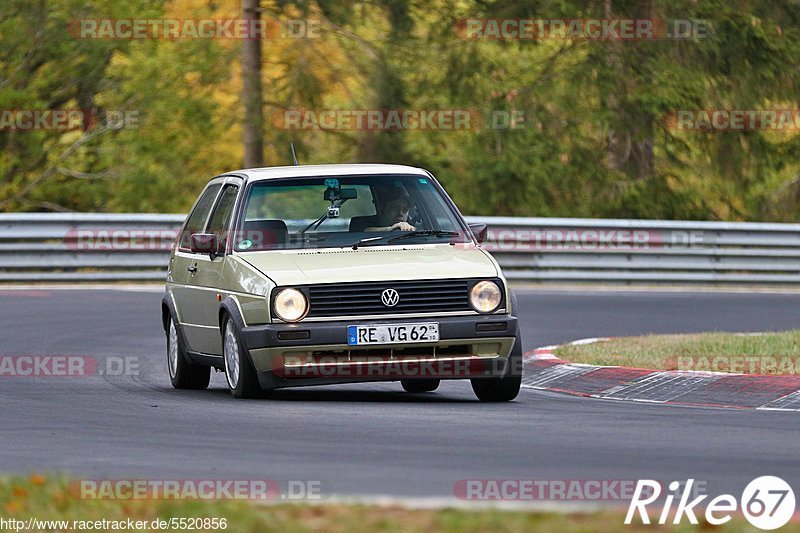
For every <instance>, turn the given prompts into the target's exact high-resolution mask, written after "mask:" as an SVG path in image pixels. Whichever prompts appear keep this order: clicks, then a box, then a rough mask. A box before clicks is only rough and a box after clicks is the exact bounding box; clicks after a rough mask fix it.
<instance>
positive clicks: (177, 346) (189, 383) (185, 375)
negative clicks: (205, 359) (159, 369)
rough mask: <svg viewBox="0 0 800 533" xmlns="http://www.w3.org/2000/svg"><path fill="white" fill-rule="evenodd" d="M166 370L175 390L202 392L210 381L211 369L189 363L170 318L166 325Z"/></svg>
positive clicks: (181, 338) (173, 321)
mask: <svg viewBox="0 0 800 533" xmlns="http://www.w3.org/2000/svg"><path fill="white" fill-rule="evenodd" d="M173 349H174V350H175V351H174V352H172V350H173ZM173 357H174V359H173ZM167 370H168V372H169V380H170V381H171V382H172V386H173V387H174V388H176V389H188V390H204V389H207V388H208V382H209V381H210V380H211V367H208V366H202V365H195V364H192V363H190V362H189V356H188V355H187V354H186V347H185V346H184V345H183V337H182V336H181V332H180V329H179V328H178V325H177V323H176V322H175V319H174V318H173V317H172V316H170V317H169V324H168V325H167Z"/></svg>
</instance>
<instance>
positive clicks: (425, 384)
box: [400, 379, 441, 392]
mask: <svg viewBox="0 0 800 533" xmlns="http://www.w3.org/2000/svg"><path fill="white" fill-rule="evenodd" d="M439 383H441V380H438V379H401V380H400V384H401V385H402V386H403V390H404V391H406V392H433V391H435V390H436V389H438V388H439Z"/></svg>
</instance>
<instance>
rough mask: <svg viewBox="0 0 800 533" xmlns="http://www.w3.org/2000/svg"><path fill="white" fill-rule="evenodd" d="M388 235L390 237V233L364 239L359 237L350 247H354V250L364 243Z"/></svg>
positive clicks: (379, 239) (381, 238) (378, 239)
mask: <svg viewBox="0 0 800 533" xmlns="http://www.w3.org/2000/svg"><path fill="white" fill-rule="evenodd" d="M386 237H389V235H380V236H379V237H364V238H363V239H359V240H357V241H356V242H354V243H353V244H351V245H350V247H351V248H353V250H358V247H359V246H361V245H362V244H367V243H370V242H374V241H381V240H383V239H385V238H386Z"/></svg>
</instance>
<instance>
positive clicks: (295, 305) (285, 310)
mask: <svg viewBox="0 0 800 533" xmlns="http://www.w3.org/2000/svg"><path fill="white" fill-rule="evenodd" d="M274 307H275V314H276V315H278V318H280V319H281V320H283V321H284V322H297V321H298V320H300V319H301V318H303V317H304V316H306V312H307V311H308V301H307V300H306V297H305V296H304V295H303V293H302V292H300V291H298V290H297V289H283V290H281V292H279V293H278V295H277V296H275V304H274Z"/></svg>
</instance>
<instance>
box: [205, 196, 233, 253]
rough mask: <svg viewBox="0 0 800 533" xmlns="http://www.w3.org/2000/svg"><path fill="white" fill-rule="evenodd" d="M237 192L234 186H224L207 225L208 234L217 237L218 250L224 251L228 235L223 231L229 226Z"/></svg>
mask: <svg viewBox="0 0 800 533" xmlns="http://www.w3.org/2000/svg"><path fill="white" fill-rule="evenodd" d="M238 192H239V187H237V186H236V185H226V186H225V188H224V189H222V194H221V195H220V197H219V202H217V207H216V208H214V214H213V215H211V221H210V222H209V223H208V232H209V233H213V234H215V235H216V236H217V243H218V244H219V246H218V248H217V249H218V250H224V249H225V241H226V240H227V238H228V234H227V233H226V232H225V230H226V229H227V228H228V226H229V225H230V221H231V215H232V214H233V207H234V206H235V205H236V194H237V193H238Z"/></svg>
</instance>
